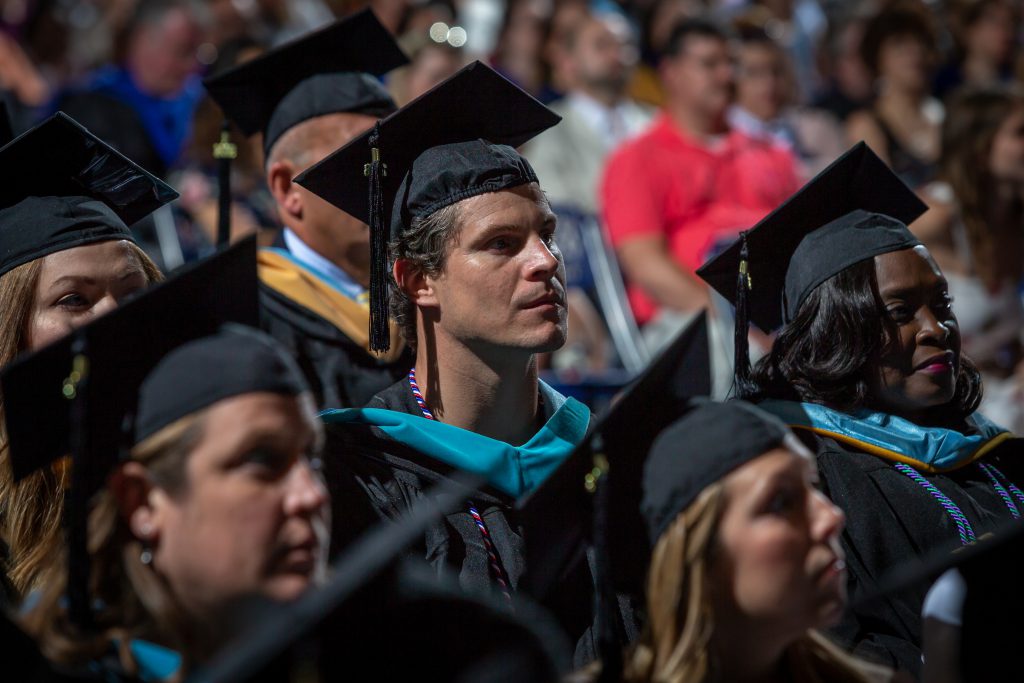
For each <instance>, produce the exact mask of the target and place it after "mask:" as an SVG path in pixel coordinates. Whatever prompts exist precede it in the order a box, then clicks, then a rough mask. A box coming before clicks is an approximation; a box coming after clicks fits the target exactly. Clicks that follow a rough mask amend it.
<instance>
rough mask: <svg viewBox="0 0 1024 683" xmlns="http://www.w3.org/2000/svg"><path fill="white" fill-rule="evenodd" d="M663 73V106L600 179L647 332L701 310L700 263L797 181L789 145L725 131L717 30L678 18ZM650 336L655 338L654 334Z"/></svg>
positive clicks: (727, 75) (726, 93) (727, 79)
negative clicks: (647, 324)
mask: <svg viewBox="0 0 1024 683" xmlns="http://www.w3.org/2000/svg"><path fill="white" fill-rule="evenodd" d="M660 77H661V81H662V84H663V87H664V90H665V106H664V110H663V111H662V112H661V114H660V115H659V117H658V118H657V119H656V120H655V122H654V124H653V125H652V127H651V128H650V129H649V130H648V131H647V132H646V133H644V134H643V135H641V136H639V137H637V138H635V139H633V140H632V141H631V142H628V143H626V144H625V145H623V146H622V147H620V148H619V149H618V151H617V152H615V153H614V154H613V155H612V157H611V159H610V160H609V162H608V165H607V167H606V169H605V173H604V177H603V180H602V186H601V201H602V210H603V213H604V219H605V223H606V225H607V229H608V233H609V235H610V237H611V241H612V244H613V245H614V246H615V249H616V251H617V253H618V256H619V259H620V261H621V264H622V270H623V272H624V273H625V276H626V278H627V280H628V285H629V296H630V301H631V303H632V306H633V312H634V314H635V315H636V318H637V321H638V322H639V323H641V324H645V323H652V324H651V325H650V326H649V327H650V328H651V329H652V330H653V329H654V328H658V327H660V326H662V324H663V323H664V319H669V323H668V325H667V327H668V328H675V327H677V326H678V324H681V320H682V319H685V317H686V316H687V314H692V313H694V312H696V311H698V310H700V309H703V308H708V307H709V304H710V299H709V297H710V295H709V291H708V288H707V286H706V285H705V284H704V283H703V282H701V281H700V280H699V279H698V278H697V276H696V275H695V274H694V271H695V270H696V269H697V267H698V266H699V265H701V264H702V263H703V262H704V261H705V260H706V259H707V258H708V257H709V256H711V255H712V254H714V253H715V250H716V249H717V248H719V247H721V246H724V245H726V244H728V243H730V242H731V241H733V240H734V239H735V238H736V235H737V233H738V232H739V231H741V230H745V229H747V228H750V227H752V226H753V225H754V224H755V223H756V222H757V221H758V220H760V219H761V218H763V217H764V216H765V214H767V213H769V212H770V211H771V210H772V209H774V208H775V207H776V206H778V205H779V204H781V203H782V201H783V200H785V199H786V198H787V197H789V195H790V194H792V193H793V192H794V191H796V189H797V188H798V187H799V181H798V176H797V167H796V160H795V159H794V158H793V155H792V153H791V152H790V151H789V150H787V149H785V148H783V147H781V146H777V145H775V144H773V143H771V142H770V141H763V140H756V139H754V138H751V137H749V136H747V135H744V134H743V133H740V132H739V131H731V130H729V127H728V125H727V123H726V119H725V113H726V109H727V107H728V106H729V103H730V100H731V98H732V90H733V67H732V62H731V58H730V52H729V44H728V41H727V39H726V36H725V34H724V33H723V32H722V31H721V29H719V28H718V27H716V26H715V25H713V24H710V23H708V22H706V21H702V20H697V19H689V20H686V21H683V22H682V23H681V24H680V25H679V26H677V27H676V28H675V30H674V31H673V33H672V37H671V38H670V40H669V43H668V45H667V47H666V51H665V56H664V57H663V59H662V62H661V66H660ZM670 333H671V332H670V330H669V329H666V330H665V331H664V334H659V335H657V336H658V337H664V336H665V335H667V334H670ZM649 341H651V343H652V344H653V345H654V346H657V345H658V341H659V340H658V339H650V340H649ZM730 360H731V359H730Z"/></svg>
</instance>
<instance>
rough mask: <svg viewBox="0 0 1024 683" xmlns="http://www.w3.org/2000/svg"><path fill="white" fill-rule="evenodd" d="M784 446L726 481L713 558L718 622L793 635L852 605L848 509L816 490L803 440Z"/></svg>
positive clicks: (743, 629) (833, 619)
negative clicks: (845, 546)
mask: <svg viewBox="0 0 1024 683" xmlns="http://www.w3.org/2000/svg"><path fill="white" fill-rule="evenodd" d="M791 446H792V448H789V447H779V448H776V449H773V450H771V451H768V452H767V453H765V454H764V455H762V456H761V457H759V458H756V459H755V460H752V461H750V462H749V463H747V464H746V465H744V466H742V467H740V468H738V469H736V470H735V471H734V472H732V473H731V474H729V475H728V476H727V477H726V478H725V479H724V480H723V484H724V489H725V507H724V509H723V511H722V515H721V519H720V522H719V526H718V534H717V544H716V545H715V546H714V548H713V550H712V556H711V565H710V566H711V581H712V601H713V608H714V614H715V620H716V624H719V623H721V624H722V625H723V626H724V627H725V629H726V632H729V633H733V632H736V631H738V632H741V633H750V634H765V635H766V636H767V637H772V638H776V637H777V638H780V639H781V642H785V640H786V639H789V638H793V637H797V636H799V635H800V634H802V633H803V632H804V631H806V630H807V629H809V628H820V627H825V626H829V625H831V624H834V623H835V622H836V621H837V620H838V619H839V617H840V616H841V615H842V611H843V607H844V605H845V603H846V571H845V564H844V556H843V551H842V548H841V547H840V546H839V534H840V533H841V532H842V529H843V525H844V517H843V513H842V512H841V511H840V510H839V508H837V507H836V506H835V505H833V504H832V502H831V501H829V500H828V498H826V497H825V496H824V495H823V494H822V493H821V492H820V491H818V490H817V489H816V488H815V483H816V481H817V468H816V467H815V465H814V461H813V458H812V456H811V455H810V453H808V452H807V451H806V449H804V448H802V447H800V446H799V444H796V443H793V444H791Z"/></svg>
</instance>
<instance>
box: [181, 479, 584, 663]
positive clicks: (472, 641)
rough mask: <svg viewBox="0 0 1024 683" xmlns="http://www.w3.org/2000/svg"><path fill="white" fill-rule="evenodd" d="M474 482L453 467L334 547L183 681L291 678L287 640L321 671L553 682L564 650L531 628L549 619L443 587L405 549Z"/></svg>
mask: <svg viewBox="0 0 1024 683" xmlns="http://www.w3.org/2000/svg"><path fill="white" fill-rule="evenodd" d="M479 485H480V481H479V480H478V479H477V478H475V477H471V476H468V475H457V476H456V477H455V478H453V479H450V480H447V481H445V482H443V483H441V484H439V485H438V486H437V487H436V488H434V489H432V490H431V491H429V492H428V493H427V495H426V496H423V497H422V498H420V499H419V500H417V501H416V502H415V504H414V505H413V506H412V507H411V508H410V510H409V511H408V512H407V513H406V514H404V515H403V516H402V517H400V518H398V519H396V520H388V521H384V522H382V523H379V524H378V525H377V526H375V527H374V528H372V529H370V530H369V531H368V532H367V533H365V534H364V535H363V536H362V537H360V538H359V539H357V540H356V541H355V542H353V543H352V544H351V545H349V546H348V547H347V548H346V549H345V550H344V551H343V552H342V554H341V555H340V557H339V558H338V560H337V561H336V562H335V563H334V564H333V565H332V567H331V572H330V573H331V579H330V580H329V582H328V583H327V585H326V586H324V587H322V588H319V589H314V590H312V591H310V592H308V593H307V594H306V595H305V596H303V597H302V598H300V599H299V600H298V601H296V602H295V603H293V604H292V605H288V606H284V607H281V606H278V607H277V608H276V609H275V610H273V611H268V612H267V613H266V614H264V615H260V617H259V618H257V619H252V620H251V621H252V623H253V627H252V628H251V629H250V630H249V631H247V632H244V633H242V634H240V636H239V637H238V638H237V639H236V641H235V642H234V643H229V644H228V645H227V646H226V647H225V648H224V650H223V651H222V653H221V654H220V655H219V656H218V657H216V658H215V659H214V660H213V661H212V662H210V663H209V665H207V666H206V667H204V668H202V669H200V670H198V671H196V673H195V675H194V676H193V678H191V679H190V681H192V683H220V682H225V683H226V682H227V681H231V682H232V683H242V682H246V681H254V680H261V681H262V680H291V678H290V677H289V674H288V669H289V668H291V666H292V665H294V663H295V662H294V661H292V662H289V661H288V660H289V659H292V660H294V658H299V659H300V661H301V656H302V655H301V652H297V650H301V648H296V647H295V645H297V644H302V643H303V642H306V643H308V642H310V641H315V640H319V641H320V642H321V647H320V650H321V652H320V658H319V659H320V661H319V665H320V667H321V668H320V671H319V673H320V674H321V677H323V678H324V679H325V680H335V679H341V678H346V677H347V678H352V677H355V678H367V679H370V678H372V679H378V680H411V679H415V678H420V677H422V675H423V671H425V670H429V671H430V678H431V680H438V681H478V680H485V681H518V680H551V681H554V680H557V679H558V676H559V674H560V673H564V668H565V665H566V664H567V657H566V656H565V653H566V652H567V649H568V648H567V647H566V644H565V640H564V636H563V635H562V634H561V633H560V632H559V631H558V630H557V627H550V626H547V627H546V628H543V629H542V628H541V627H545V626H546V624H547V622H548V621H549V619H550V618H547V617H546V615H544V614H543V613H542V612H539V611H538V610H537V609H536V608H535V607H533V606H532V605H531V604H530V603H528V602H524V601H523V600H522V599H521V598H518V597H517V598H515V600H514V605H515V609H516V613H515V614H514V615H513V614H510V613H509V612H508V609H507V607H506V606H505V605H504V604H498V603H494V604H492V603H491V602H490V599H489V598H488V596H479V597H475V596H470V595H468V594H466V593H465V592H464V591H463V590H461V589H460V588H459V587H458V585H457V581H456V582H454V585H451V584H452V583H453V582H450V581H447V580H446V579H448V578H449V577H448V576H447V575H446V574H444V573H442V575H441V576H438V572H437V569H434V568H430V567H428V566H427V565H426V564H425V563H423V562H422V560H419V559H418V558H417V559H415V560H412V559H406V558H408V557H409V552H410V548H412V547H414V546H415V545H416V544H417V543H419V542H420V541H421V540H422V538H423V534H424V533H425V532H426V530H427V529H429V528H430V527H431V526H433V525H435V524H437V523H438V521H440V520H442V519H444V516H445V515H446V514H450V513H451V512H452V511H454V510H457V509H459V508H460V507H461V506H462V504H463V502H464V501H465V499H466V498H467V497H468V496H470V495H471V494H472V491H473V489H475V488H477V487H478V486H479ZM308 649H311V648H307V650H308ZM289 650H291V651H290V652H289ZM395 653H400V656H397V657H396V656H395ZM281 660H285V664H284V665H283V666H282V664H281ZM360 667H365V669H363V668H360ZM424 667H427V669H424ZM560 668H561V669H562V671H559V669H560ZM304 670H306V671H308V670H309V668H308V665H307V666H306V668H305V669H304ZM268 672H275V673H276V674H277V676H272V675H268Z"/></svg>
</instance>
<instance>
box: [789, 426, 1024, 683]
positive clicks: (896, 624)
mask: <svg viewBox="0 0 1024 683" xmlns="http://www.w3.org/2000/svg"><path fill="white" fill-rule="evenodd" d="M797 433H798V434H800V436H801V438H803V439H804V440H805V441H806V442H807V443H808V445H809V446H811V447H812V448H814V449H816V451H817V454H818V468H819V472H820V477H821V486H822V489H823V491H824V493H825V494H826V495H828V496H829V497H830V498H831V499H832V500H833V501H834V502H835V504H836V505H838V506H839V507H840V508H841V509H842V510H843V512H844V513H845V514H846V528H845V530H844V532H843V534H842V544H843V548H844V550H845V551H846V566H847V572H848V582H847V588H848V592H849V598H850V604H851V605H853V604H854V603H856V602H857V601H858V599H859V598H860V597H862V596H864V595H866V594H868V593H870V592H872V591H873V590H874V589H875V588H877V586H878V581H879V579H880V578H881V577H882V576H883V575H885V573H886V572H887V571H889V570H891V569H892V568H893V567H896V566H899V565H901V564H904V563H907V562H910V561H912V560H913V559H914V558H918V557H921V556H923V555H925V554H927V553H928V551H930V550H934V549H935V548H942V547H950V546H951V545H952V544H956V543H958V542H959V534H958V531H957V527H956V524H955V523H954V522H953V520H952V519H951V518H950V516H949V515H948V514H947V513H946V511H945V509H944V508H943V507H942V505H940V504H939V502H938V501H937V500H936V499H935V498H933V497H932V496H931V494H929V493H928V491H926V490H925V489H924V488H923V487H922V486H921V485H920V484H918V483H917V482H915V481H913V480H911V479H910V478H909V477H908V476H907V475H905V474H903V473H902V472H899V471H898V470H896V469H895V468H894V467H893V466H892V463H891V462H890V461H888V460H885V459H883V458H880V457H877V456H874V455H870V454H867V453H864V452H862V451H857V450H851V449H850V448H849V447H847V446H844V445H841V444H839V443H838V442H837V441H836V440H834V439H831V438H826V437H823V436H814V435H810V434H809V433H808V432H804V431H802V430H801V431H798V432H797ZM1022 444H1024V441H1021V440H1011V441H1007V442H1005V443H1003V444H1002V445H1000V446H999V447H997V448H996V449H995V450H994V451H993V453H992V454H990V455H988V456H986V457H985V458H984V459H983V460H982V462H985V463H989V464H992V465H995V466H996V467H997V468H998V469H999V470H1000V471H1001V472H1002V473H1003V474H1005V475H1006V476H1007V477H1008V478H1009V479H1010V480H1011V481H1012V482H1014V483H1015V484H1017V485H1018V486H1021V485H1022V484H1024V470H1022V466H1024V462H1022V461H1021V458H1022V457H1024V453H1022V452H1021V451H1022V450H1024V446H1022ZM926 479H927V480H928V481H929V482H930V483H931V484H933V485H934V486H935V487H936V488H937V489H938V490H939V491H941V492H942V493H944V494H945V495H946V496H948V497H949V498H950V500H952V501H953V502H954V503H955V504H956V505H957V506H959V508H960V510H961V511H962V512H963V514H964V516H965V517H966V518H967V520H968V521H969V522H970V524H971V526H972V528H973V529H974V531H975V533H976V535H977V536H981V535H982V534H984V533H986V532H987V531H991V530H992V529H994V528H995V527H997V526H999V525H1000V524H1005V523H1006V521H1008V520H1010V519H1012V515H1011V513H1010V511H1009V509H1008V508H1007V506H1006V503H1005V502H1004V501H1003V499H1002V498H1000V496H999V495H998V493H997V492H996V490H995V489H994V488H993V486H992V484H991V482H990V480H989V479H988V478H987V477H986V475H985V473H984V472H982V470H981V469H980V468H979V467H978V465H977V464H970V465H967V466H965V467H963V468H961V469H958V470H955V471H953V472H950V473H948V474H934V475H926ZM1018 507H1019V503H1018ZM928 588H929V586H927V585H922V586H918V587H915V588H912V589H909V590H906V591H903V592H901V593H898V594H895V595H891V596H889V597H887V598H885V599H882V600H877V601H874V602H873V603H871V604H865V605H864V606H861V607H858V608H856V609H851V610H848V611H847V613H846V615H845V616H844V618H843V621H842V622H841V623H840V624H839V625H838V626H837V627H836V628H835V629H833V632H832V633H833V635H834V636H835V637H836V638H837V639H838V640H839V641H840V642H841V643H842V644H843V645H844V646H846V647H848V648H852V649H854V651H855V652H856V654H859V655H861V656H864V657H866V658H868V659H871V660H873V661H878V662H879V663H882V664H885V665H887V666H891V667H894V668H899V669H903V670H905V671H908V672H910V673H911V674H913V675H914V676H915V677H919V676H920V673H921V608H922V606H923V603H924V597H925V594H926V593H927V591H928Z"/></svg>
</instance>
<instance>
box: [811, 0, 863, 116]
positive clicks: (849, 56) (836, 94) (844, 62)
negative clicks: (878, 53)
mask: <svg viewBox="0 0 1024 683" xmlns="http://www.w3.org/2000/svg"><path fill="white" fill-rule="evenodd" d="M865 23H866V22H865V20H864V19H863V18H861V17H858V16H855V15H853V16H849V17H847V18H843V19H834V20H833V21H832V22H831V23H830V24H829V28H828V31H827V32H826V34H825V38H824V40H823V43H822V46H821V47H820V48H819V50H818V63H819V68H820V69H821V71H822V72H823V74H824V77H825V81H826V82H825V84H824V88H823V90H822V92H821V93H820V94H819V96H818V98H817V99H816V100H815V102H814V106H815V107H816V108H817V109H823V110H824V111H827V112H829V113H830V114H832V115H833V116H835V117H836V118H837V119H839V120H840V121H846V118H847V117H848V116H849V115H850V114H852V113H853V112H855V111H857V110H858V109H862V108H864V107H865V106H867V104H868V102H869V100H870V99H871V74H870V72H868V70H867V67H866V66H865V65H864V60H863V58H862V57H861V54H860V44H861V40H862V39H863V37H864V26H865Z"/></svg>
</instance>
